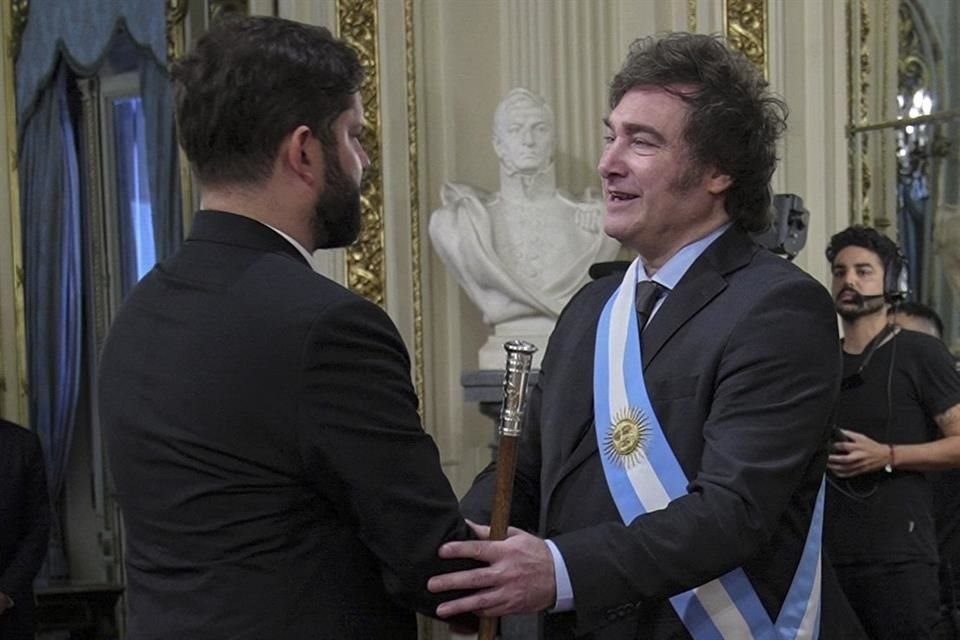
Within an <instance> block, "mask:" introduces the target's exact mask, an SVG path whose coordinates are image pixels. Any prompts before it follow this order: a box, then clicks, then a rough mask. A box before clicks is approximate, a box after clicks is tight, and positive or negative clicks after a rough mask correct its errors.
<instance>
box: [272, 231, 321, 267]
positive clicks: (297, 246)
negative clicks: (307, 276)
mask: <svg viewBox="0 0 960 640" xmlns="http://www.w3.org/2000/svg"><path fill="white" fill-rule="evenodd" d="M258 222H260V221H258ZM261 224H262V225H263V226H265V227H270V228H271V229H273V230H274V231H276V232H277V233H278V234H280V236H281V237H283V238H284V239H285V240H286V241H287V242H289V243H290V244H292V245H293V248H294V249H296V250H297V251H299V252H300V255H302V256H303V259H304V260H306V261H307V264H308V265H310V268H311V269H313V270H314V271H315V272H317V273H320V269H318V268H317V264H316V263H315V262H314V261H313V256H312V255H311V254H310V253H309V252H308V251H307V250H306V249H305V248H304V247H303V245H302V244H300V243H299V242H297V241H296V240H294V239H293V237H292V236H289V235H287V234H286V233H284V232H283V231H280V229H277V228H276V227H275V226H273V225H271V224H267V223H266V222H261Z"/></svg>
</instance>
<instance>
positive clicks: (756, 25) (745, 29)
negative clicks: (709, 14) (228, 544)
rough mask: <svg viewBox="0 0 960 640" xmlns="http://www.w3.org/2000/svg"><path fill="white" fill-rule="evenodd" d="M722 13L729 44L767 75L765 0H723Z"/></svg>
mask: <svg viewBox="0 0 960 640" xmlns="http://www.w3.org/2000/svg"><path fill="white" fill-rule="evenodd" d="M723 15H724V29H723V30H724V33H726V34H727V38H728V39H729V41H730V44H731V45H733V47H734V48H736V49H739V50H740V51H741V52H742V53H743V54H744V55H745V56H747V58H748V59H749V60H750V61H751V62H753V63H754V64H756V65H757V66H758V67H760V68H761V69H763V73H764V75H765V76H767V75H769V68H768V65H767V2H766V0H725V2H724V12H723Z"/></svg>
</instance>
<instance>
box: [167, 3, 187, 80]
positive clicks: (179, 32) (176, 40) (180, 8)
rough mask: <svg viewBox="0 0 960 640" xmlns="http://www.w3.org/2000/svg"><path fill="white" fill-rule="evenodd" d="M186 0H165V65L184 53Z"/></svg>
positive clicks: (185, 45)
mask: <svg viewBox="0 0 960 640" xmlns="http://www.w3.org/2000/svg"><path fill="white" fill-rule="evenodd" d="M187 3H188V0H167V66H168V67H169V66H170V64H172V63H173V61H174V60H176V59H177V58H179V57H180V56H182V55H183V54H184V53H186V50H187V42H186V40H187V10H188V4H187Z"/></svg>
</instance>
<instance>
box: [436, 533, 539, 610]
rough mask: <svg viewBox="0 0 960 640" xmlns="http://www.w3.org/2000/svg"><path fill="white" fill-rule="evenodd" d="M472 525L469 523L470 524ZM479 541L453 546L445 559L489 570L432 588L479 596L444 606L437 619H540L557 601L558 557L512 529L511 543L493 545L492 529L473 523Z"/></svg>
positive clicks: (441, 579) (458, 575) (445, 578)
mask: <svg viewBox="0 0 960 640" xmlns="http://www.w3.org/2000/svg"><path fill="white" fill-rule="evenodd" d="M468 522H469V521H468ZM470 526H471V527H473V530H474V532H476V534H477V536H478V537H479V538H480V540H470V541H463V542H448V543H446V544H444V545H443V546H442V547H440V557H441V558H470V559H472V560H480V561H482V562H486V563H487V564H488V565H489V566H486V567H480V568H479V569H471V570H469V571H456V572H454V573H445V574H443V575H439V576H434V577H432V578H430V580H429V582H427V588H428V589H429V590H430V591H432V592H433V593H440V592H443V591H452V590H455V589H469V590H476V592H475V593H473V594H471V595H469V596H465V597H463V598H459V599H457V600H451V601H449V602H445V603H443V604H441V605H440V606H439V607H437V616H439V617H441V618H449V617H450V616H454V615H457V614H460V613H468V612H474V613H476V614H477V615H480V616H486V617H500V616H505V615H508V614H513V613H535V612H537V611H543V610H544V609H547V608H549V607H552V606H553V604H554V602H555V601H556V598H557V594H556V580H555V578H554V570H553V556H552V555H551V554H550V549H549V548H547V543H546V542H544V541H543V540H541V539H540V538H538V537H536V536H534V535H531V534H529V533H527V532H525V531H523V530H521V529H515V528H513V527H510V528H509V529H508V530H507V538H506V539H505V540H501V541H491V540H490V539H489V538H490V527H485V526H482V525H477V524H474V523H472V522H471V523H470Z"/></svg>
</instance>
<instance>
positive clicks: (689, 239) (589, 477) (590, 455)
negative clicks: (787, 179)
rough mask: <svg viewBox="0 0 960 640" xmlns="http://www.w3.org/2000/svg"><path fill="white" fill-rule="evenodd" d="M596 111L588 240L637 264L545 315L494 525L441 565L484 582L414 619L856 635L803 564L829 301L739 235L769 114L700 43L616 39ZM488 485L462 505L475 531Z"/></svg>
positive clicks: (832, 334) (546, 630)
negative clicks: (519, 617)
mask: <svg viewBox="0 0 960 640" xmlns="http://www.w3.org/2000/svg"><path fill="white" fill-rule="evenodd" d="M610 107H611V112H610V114H609V116H608V117H607V118H606V120H605V124H606V127H607V134H606V144H605V147H604V150H603V153H602V155H601V157H600V161H599V166H598V169H599V172H600V176H601V178H602V183H603V187H604V193H605V196H606V207H607V212H606V218H605V230H606V232H607V233H608V234H609V235H611V236H613V237H614V238H616V239H617V240H620V241H621V243H623V244H624V245H625V246H627V247H629V248H631V249H634V250H635V251H636V252H637V253H638V254H639V257H638V258H637V259H636V260H635V261H634V262H633V263H632V264H631V265H630V268H629V269H628V270H627V272H626V274H624V273H618V274H616V275H611V276H607V277H603V278H600V279H599V280H597V281H595V282H593V283H591V284H589V285H587V286H586V287H585V288H584V289H582V290H581V291H580V292H579V293H578V294H577V295H576V296H575V297H574V298H573V300H572V301H571V302H570V303H569V305H568V306H567V307H566V309H565V310H564V312H563V314H562V315H561V317H560V319H559V321H558V323H557V327H556V329H555V331H554V333H553V335H552V337H551V339H550V344H549V345H548V348H547V352H546V355H545V357H544V360H543V367H542V370H541V372H540V376H539V381H538V383H537V385H536V387H535V388H534V389H533V390H532V392H531V397H530V403H529V407H528V414H527V420H526V426H525V429H524V432H523V434H522V436H521V442H520V451H519V459H518V466H517V473H516V487H515V491H514V499H513V505H512V507H513V508H512V514H513V519H512V523H513V524H514V525H515V527H517V528H515V529H512V530H511V531H510V533H509V535H508V537H507V539H506V540H505V541H500V542H490V541H485V540H478V541H468V542H454V543H449V544H447V545H445V546H444V547H443V548H442V549H441V554H442V555H443V556H444V557H447V558H452V557H473V558H479V559H482V560H485V561H487V562H489V563H490V564H491V567H490V568H489V569H488V568H483V569H477V570H469V571H463V572H454V573H450V574H447V575H442V576H437V577H434V578H433V579H432V580H431V583H430V587H431V589H434V590H436V591H438V592H441V591H443V590H445V589H450V588H462V587H465V586H468V585H469V586H470V587H474V588H479V589H480V590H479V591H478V592H477V593H476V594H473V595H470V596H466V597H464V598H461V599H458V600H456V601H453V602H448V603H445V604H443V605H441V606H440V608H439V611H438V612H439V614H440V615H441V616H444V615H451V614H455V613H460V612H463V611H476V612H478V613H479V614H481V615H485V616H501V615H505V614H510V613H523V612H545V614H546V615H545V616H543V619H542V624H541V635H542V636H543V637H545V638H549V639H556V638H573V637H577V638H595V639H598V640H599V639H603V640H621V639H623V640H626V639H630V640H633V639H634V638H645V639H652V640H656V639H666V638H691V637H692V638H696V639H698V640H699V639H701V638H730V639H733V638H736V639H737V640H741V639H747V638H790V639H794V638H817V637H824V638H828V637H829V638H839V637H844V638H855V637H858V635H859V630H858V629H857V628H856V622H855V620H854V619H853V618H852V616H851V615H850V611H849V608H848V607H844V606H843V604H844V603H843V601H842V599H836V598H834V595H836V591H837V586H836V581H835V578H834V576H833V575H832V574H831V573H830V571H829V566H828V565H827V564H826V563H824V562H822V560H821V555H820V534H821V523H822V511H823V509H822V500H823V494H822V490H823V489H822V487H823V484H822V483H823V475H824V468H825V463H826V449H827V448H826V444H827V439H828V434H829V417H830V411H831V406H832V404H833V401H834V398H835V397H836V394H837V390H838V383H839V379H840V358H839V353H840V352H839V344H838V336H837V327H836V322H835V320H834V318H833V314H832V304H831V299H830V295H829V293H828V292H827V291H826V289H825V288H824V287H823V286H822V285H820V284H819V283H818V282H816V281H815V280H814V279H813V278H811V277H810V276H809V275H807V274H805V273H803V272H802V271H801V270H800V269H798V268H797V267H796V266H794V265H792V264H790V263H789V262H787V261H785V260H783V259H781V258H779V257H777V256H775V255H773V254H772V253H770V252H768V251H766V250H765V249H762V248H760V247H758V246H757V245H756V244H754V242H753V241H752V240H751V238H750V235H749V232H753V231H759V230H761V229H763V228H764V227H765V226H766V225H767V224H768V217H769V208H770V178H771V176H772V174H773V171H774V168H775V167H776V142H777V139H778V137H779V136H780V134H781V133H782V131H783V130H784V126H785V105H784V104H783V103H782V102H781V101H780V100H778V99H777V98H775V97H774V96H772V95H771V94H770V93H769V92H768V87H767V83H766V82H765V81H764V80H763V78H762V76H761V74H760V73H759V72H758V70H757V69H756V68H755V67H754V66H753V65H752V64H751V63H750V62H749V61H748V60H747V59H746V58H745V57H744V56H742V55H741V54H739V53H738V52H735V51H733V50H732V49H730V48H729V47H728V46H727V45H726V44H725V43H724V42H722V41H720V40H718V39H716V38H713V37H710V36H705V35H692V34H672V35H668V36H665V37H662V38H647V39H643V40H639V41H637V42H635V43H634V44H633V46H632V47H631V50H630V53H629V55H628V58H627V60H626V62H625V63H624V65H623V67H622V69H621V70H620V72H619V73H618V74H617V76H616V77H615V78H614V80H613V82H612V84H611V92H610ZM641 331H642V333H641ZM493 481H494V469H493V468H492V467H491V468H488V469H487V470H485V471H484V472H483V473H481V475H480V476H479V477H478V478H477V480H476V482H475V484H474V486H473V488H472V489H471V490H470V492H469V493H468V495H467V496H466V498H465V499H464V501H463V503H462V507H463V509H464V512H465V513H466V514H467V515H468V517H471V518H472V519H474V520H476V521H477V522H489V517H490V514H489V509H490V507H489V505H490V504H491V492H492V487H493ZM478 531H479V532H480V534H481V535H482V536H485V535H486V533H487V530H486V529H485V528H484V527H478ZM528 531H529V532H536V533H537V534H538V536H535V535H532V534H531V533H528Z"/></svg>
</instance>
